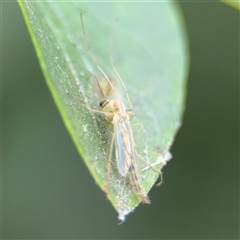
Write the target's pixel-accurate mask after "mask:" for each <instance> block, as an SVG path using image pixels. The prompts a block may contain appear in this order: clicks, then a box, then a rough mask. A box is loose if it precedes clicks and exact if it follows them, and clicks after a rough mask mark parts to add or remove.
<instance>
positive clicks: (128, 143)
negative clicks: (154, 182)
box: [68, 13, 161, 204]
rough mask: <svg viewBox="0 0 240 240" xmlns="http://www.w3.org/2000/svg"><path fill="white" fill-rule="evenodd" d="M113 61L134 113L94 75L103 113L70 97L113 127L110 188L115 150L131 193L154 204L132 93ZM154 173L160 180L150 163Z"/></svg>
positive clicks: (111, 86)
mask: <svg viewBox="0 0 240 240" xmlns="http://www.w3.org/2000/svg"><path fill="white" fill-rule="evenodd" d="M80 19H81V25H82V32H83V35H84V38H85V41H86V44H87V48H88V50H89V52H90V54H91V58H92V60H93V61H94V63H95V64H96V66H97V68H98V69H99V70H100V72H101V73H102V74H103V76H104V79H105V81H106V82H107V84H108V85H109V87H110V88H111V90H112V91H113V92H115V89H114V86H113V84H112V82H111V80H110V78H109V77H108V76H107V75H106V74H105V72H104V71H103V70H102V68H101V67H100V66H99V64H98V62H97V60H96V58H95V56H94V55H93V53H92V51H91V49H90V46H89V44H88V41H87V37H86V34H85V29H84V24H83V19H82V13H80ZM111 48H112V38H111V43H110V50H111ZM110 60H111V65H112V67H113V70H114V72H115V74H116V75H117V78H118V80H119V81H120V82H121V84H122V86H123V89H124V91H125V94H126V97H127V100H128V103H129V106H130V109H129V110H126V107H125V105H124V104H123V103H122V101H120V100H119V99H112V100H108V99H107V97H108V94H109V92H110V91H109V90H108V91H107V93H106V92H105V91H104V89H103V85H102V84H101V82H100V80H99V79H98V78H97V76H96V75H95V74H92V75H93V78H94V79H95V81H96V83H97V85H98V88H99V90H100V92H101V94H102V96H103V98H104V100H102V101H101V102H100V104H99V106H100V109H99V110H96V109H91V108H89V107H88V106H86V105H85V104H83V103H81V102H79V101H77V100H76V99H74V98H73V97H72V96H71V95H70V94H68V95H69V96H70V97H71V98H72V99H73V100H74V101H75V102H77V103H78V104H80V105H81V106H83V107H85V108H87V109H88V110H89V111H92V112H96V113H99V114H103V115H104V116H105V121H106V123H107V124H112V125H113V133H112V140H111V145H110V151H109V156H108V185H109V179H110V163H111V159H112V157H113V149H115V157H116V162H117V167H118V171H119V173H120V174H121V176H123V177H128V178H129V180H130V184H131V189H132V190H133V192H134V193H135V194H136V195H137V196H138V197H139V198H140V199H141V201H142V202H143V203H147V204H149V203H150V199H149V198H148V196H147V195H146V194H144V193H143V191H142V188H141V185H140V168H139V159H140V158H141V159H142V160H143V161H145V162H146V163H147V161H146V160H145V159H143V157H141V156H140V155H139V154H138V153H137V148H136V144H135V141H134V136H133V131H132V128H131V124H130V116H131V114H130V113H129V112H128V111H130V112H131V111H132V103H131V101H130V97H129V94H128V91H127V89H126V86H125V84H124V82H123V80H122V78H121V77H120V75H119V73H118V72H117V70H116V68H115V67H114V64H113V59H112V54H110ZM147 164H148V165H149V166H150V167H151V168H152V169H153V170H154V171H157V172H158V173H159V174H160V176H161V173H160V172H159V171H158V170H157V169H155V168H154V167H152V166H151V165H150V164H149V163H147ZM108 190H109V186H107V192H108Z"/></svg>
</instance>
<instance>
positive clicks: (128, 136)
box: [113, 114, 138, 176]
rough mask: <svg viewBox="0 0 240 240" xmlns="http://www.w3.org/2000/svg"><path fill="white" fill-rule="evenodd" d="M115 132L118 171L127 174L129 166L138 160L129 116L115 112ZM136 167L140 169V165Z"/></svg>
mask: <svg viewBox="0 0 240 240" xmlns="http://www.w3.org/2000/svg"><path fill="white" fill-rule="evenodd" d="M113 124H114V132H115V155H116V161H117V167H118V171H119V173H120V174H121V175H122V176H126V175H127V173H128V172H129V168H130V167H131V166H132V165H133V164H134V165H136V164H135V163H136V162H137V154H136V148H135V143H134V139H133V135H132V129H131V125H130V122H129V119H128V118H125V117H121V116H119V115H118V114H115V115H114V117H113ZM135 168H137V169H138V166H136V167H135Z"/></svg>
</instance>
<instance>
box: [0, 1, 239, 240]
mask: <svg viewBox="0 0 240 240" xmlns="http://www.w3.org/2000/svg"><path fill="white" fill-rule="evenodd" d="M136 4H138V3H136ZM149 4H151V3H149ZM181 7H182V10H183V14H184V16H185V20H186V24H187V30H188V34H189V41H190V51H191V69H190V75H189V84H188V91H189V92H188V98H187V106H186V113H185V116H184V122H183V126H182V128H181V129H180V131H179V133H178V135H177V138H176V140H175V143H174V144H173V147H172V150H171V152H172V154H173V159H172V160H171V161H170V162H169V163H168V165H167V166H166V167H165V168H164V170H163V172H164V184H163V185H162V186H161V187H160V188H153V189H152V190H151V192H150V194H149V196H150V198H151V200H152V204H151V205H150V206H146V205H140V206H139V207H138V208H137V209H136V210H135V212H134V213H132V214H130V215H129V217H128V218H127V220H126V222H125V223H124V224H122V225H117V214H116V212H115V210H114V209H113V208H112V206H111V204H110V203H109V202H108V201H106V199H105V195H104V193H103V192H101V190H100V189H99V187H98V186H97V185H96V184H95V183H94V180H93V178H92V177H91V176H90V174H89V172H88V170H87V168H86V167H85V165H84V164H83V162H82V161H81V159H80V157H79V155H78V153H77V150H76V148H75V146H74V144H73V142H72V140H71V139H70V136H69V134H68V132H67V130H66V128H65V126H64V124H63V122H62V119H61V117H60V115H59V113H58V111H57V108H56V106H55V104H54V102H53V100H52V97H51V95H50V92H49V90H48V88H47V85H46V83H45V80H44V78H43V75H42V72H41V70H40V67H39V63H38V60H37V57H36V54H35V51H34V48H33V45H32V42H31V40H30V37H29V33H28V32H27V29H26V26H25V23H24V21H23V18H22V15H21V12H20V10H19V7H18V5H17V3H14V2H5V3H2V17H1V19H2V102H3V103H2V159H3V169H2V202H3V209H2V220H3V223H2V233H3V236H2V237H3V238H5V239H10V238H11V239H13V238H15V239H20V238H21V239H27V238H28V239H30V238H35V239H36V238H41V239H53V238H55V239H56V238H61V239H63V238H65V239H66V238H68V239H72V238H75V239H76V238H78V239H79V238H81V239H83V238H85V239H89V238H95V239H103V238H112V239H121V238H122V239H140V238H141V239H164V238H165V239H220V238H221V239H238V238H239V12H238V11H237V10H235V9H232V8H231V7H229V6H227V5H224V4H222V3H220V2H211V3H210V2H205V3H204V2H202V3H201V2H182V3H181ZM145 17H147V16H145Z"/></svg>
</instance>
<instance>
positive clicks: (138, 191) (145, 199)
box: [128, 165, 151, 204]
mask: <svg viewBox="0 0 240 240" xmlns="http://www.w3.org/2000/svg"><path fill="white" fill-rule="evenodd" d="M128 174H129V179H130V183H131V186H132V188H133V191H134V192H135V193H136V194H137V195H138V196H139V197H140V198H141V200H142V203H146V204H150V203H151V201H150V199H149V198H148V196H147V195H144V194H143V192H142V189H141V186H140V183H139V179H138V176H137V174H136V171H135V168H134V166H133V165H131V166H130V168H129V172H128Z"/></svg>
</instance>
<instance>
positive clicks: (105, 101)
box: [99, 100, 108, 108]
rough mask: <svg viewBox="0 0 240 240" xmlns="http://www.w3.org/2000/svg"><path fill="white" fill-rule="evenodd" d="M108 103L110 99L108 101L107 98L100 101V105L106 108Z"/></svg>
mask: <svg viewBox="0 0 240 240" xmlns="http://www.w3.org/2000/svg"><path fill="white" fill-rule="evenodd" d="M107 104H108V101H107V100H102V101H101V102H100V103H99V106H100V107H101V108H104V107H105V106H106V105H107Z"/></svg>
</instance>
